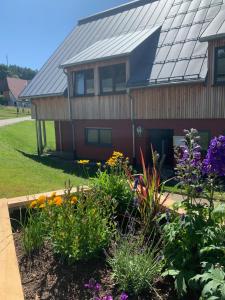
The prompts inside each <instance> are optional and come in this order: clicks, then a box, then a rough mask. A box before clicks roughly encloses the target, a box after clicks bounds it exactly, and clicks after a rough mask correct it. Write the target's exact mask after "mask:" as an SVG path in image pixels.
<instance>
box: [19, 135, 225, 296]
mask: <svg viewBox="0 0 225 300" xmlns="http://www.w3.org/2000/svg"><path fill="white" fill-rule="evenodd" d="M218 149H219V150H218ZM223 157H225V141H224V139H223V137H219V138H215V139H213V140H212V142H211V145H210V148H209V150H208V153H207V156H206V158H205V159H204V158H202V155H201V152H200V147H199V145H198V137H197V131H196V130H191V131H187V132H186V140H185V146H183V147H182V148H181V149H179V151H178V152H177V162H178V164H177V168H176V179H177V180H178V183H179V184H180V185H181V186H182V188H183V189H185V191H186V195H187V196H186V197H185V198H184V200H183V201H182V202H181V203H179V204H176V205H175V207H174V210H172V211H171V210H168V209H167V210H165V207H164V205H165V204H166V202H167V200H168V194H165V193H164V184H165V182H161V178H160V171H159V168H158V166H159V157H158V155H157V153H156V152H154V151H153V150H152V161H153V166H152V167H151V168H148V167H146V165H145V161H144V158H143V155H142V153H141V160H142V175H140V174H139V175H135V173H134V171H133V170H132V168H131V166H130V165H129V161H128V159H125V158H124V157H123V154H122V153H120V152H114V153H113V155H112V157H111V158H110V159H109V160H108V161H107V162H106V164H105V166H102V165H101V166H99V170H98V171H97V174H96V177H95V178H94V179H92V181H91V189H90V190H89V191H79V192H76V193H73V192H72V191H71V187H70V185H69V184H68V186H67V187H66V188H65V193H64V195H57V194H52V195H49V196H48V197H45V196H40V197H39V198H38V199H36V200H34V201H33V202H31V203H30V205H29V207H28V208H27V210H26V211H25V213H24V214H23V218H21V220H20V222H19V225H20V226H19V231H17V232H16V233H15V241H16V249H17V255H18V258H19V265H20V271H21V275H22V282H23V287H24V291H25V298H26V299H34V298H35V297H36V298H37V299H38V297H39V298H40V299H87V300H112V299H114V300H117V299H121V300H125V299H178V298H180V299H193V300H194V299H203V300H204V299H224V297H225V296H224V289H225V284H224V282H225V272H224V261H225V234H224V232H225V230H224V229H225V206H224V205H218V206H216V207H215V204H214V199H213V195H214V192H215V190H216V189H217V186H218V184H219V177H220V176H221V175H223V176H224V175H225V168H223ZM79 163H80V164H81V165H82V166H83V168H85V167H87V168H88V162H87V161H86V160H83V161H80V162H79ZM87 171H88V170H87ZM201 196H204V198H206V200H205V201H204V202H201ZM180 208H182V209H183V210H184V211H185V213H183V214H181V215H180V214H178V213H177V212H178V210H179V209H180ZM210 297H211V298H210Z"/></svg>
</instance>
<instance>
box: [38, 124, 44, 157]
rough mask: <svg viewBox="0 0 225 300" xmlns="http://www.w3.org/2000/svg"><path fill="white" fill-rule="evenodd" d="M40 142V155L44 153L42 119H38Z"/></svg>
mask: <svg viewBox="0 0 225 300" xmlns="http://www.w3.org/2000/svg"><path fill="white" fill-rule="evenodd" d="M38 137H39V138H38V142H39V155H41V154H42V153H43V144H42V132H41V121H38Z"/></svg>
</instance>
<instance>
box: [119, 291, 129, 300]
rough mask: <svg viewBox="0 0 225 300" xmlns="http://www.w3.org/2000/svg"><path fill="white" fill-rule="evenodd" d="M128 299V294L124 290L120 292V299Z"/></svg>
mask: <svg viewBox="0 0 225 300" xmlns="http://www.w3.org/2000/svg"><path fill="white" fill-rule="evenodd" d="M127 299H128V295H127V294H126V293H125V292H122V294H121V295H120V300H127Z"/></svg>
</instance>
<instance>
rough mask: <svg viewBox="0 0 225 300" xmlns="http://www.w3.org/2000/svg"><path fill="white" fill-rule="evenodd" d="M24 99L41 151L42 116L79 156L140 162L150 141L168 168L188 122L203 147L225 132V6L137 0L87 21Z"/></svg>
mask: <svg viewBox="0 0 225 300" xmlns="http://www.w3.org/2000/svg"><path fill="white" fill-rule="evenodd" d="M21 97H26V98H30V99H31V101H32V117H33V118H34V119H36V122H37V126H36V127H37V140H38V149H39V152H40V153H41V151H42V148H43V146H42V145H43V142H42V137H43V128H44V126H42V125H44V121H45V120H53V121H54V122H55V135H56V147H57V150H58V151H62V152H63V151H64V152H72V153H74V155H75V156H76V157H77V158H89V159H94V160H105V159H106V158H108V157H109V156H110V155H111V153H112V150H113V149H117V150H120V151H122V152H124V153H125V154H126V155H127V156H129V157H130V158H131V159H133V160H136V159H138V157H139V148H140V147H141V148H142V150H143V152H144V154H145V155H146V157H149V149H150V145H151V144H153V146H154V148H155V149H156V150H157V151H158V152H159V153H160V155H161V157H164V158H165V164H168V165H170V164H172V161H173V147H174V146H177V145H179V143H180V140H181V138H182V136H183V129H185V128H197V129H198V130H199V133H200V135H201V137H202V141H201V143H202V147H203V149H206V147H207V145H208V143H209V140H210V138H211V137H212V136H214V135H218V134H222V133H224V132H225V3H224V1H223V0H156V1H154V0H139V1H132V2H129V3H127V4H124V5H121V6H119V7H115V8H112V9H110V10H107V11H103V12H100V13H98V14H96V15H93V16H89V17H87V18H85V19H82V20H80V21H79V22H78V25H77V27H76V28H75V29H74V30H73V31H72V32H71V33H70V34H69V36H68V37H67V38H66V39H65V40H64V41H63V43H62V44H61V45H60V46H59V47H58V48H57V50H56V51H55V52H54V53H53V55H52V56H51V57H50V58H49V60H48V61H47V62H46V64H45V65H44V66H43V67H42V68H41V70H40V71H39V73H38V74H37V75H36V77H35V78H34V79H33V80H32V81H31V83H30V84H29V85H28V86H27V87H26V88H25V90H24V91H23V92H22V94H21ZM42 127H43V128H42Z"/></svg>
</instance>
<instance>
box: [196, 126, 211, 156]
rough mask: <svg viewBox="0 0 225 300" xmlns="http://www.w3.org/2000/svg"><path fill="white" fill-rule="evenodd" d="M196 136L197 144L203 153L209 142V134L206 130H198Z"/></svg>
mask: <svg viewBox="0 0 225 300" xmlns="http://www.w3.org/2000/svg"><path fill="white" fill-rule="evenodd" d="M198 134H199V136H200V141H199V144H200V146H201V147H202V150H203V151H207V149H208V147H209V142H210V132H209V131H207V130H199V131H198Z"/></svg>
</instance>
